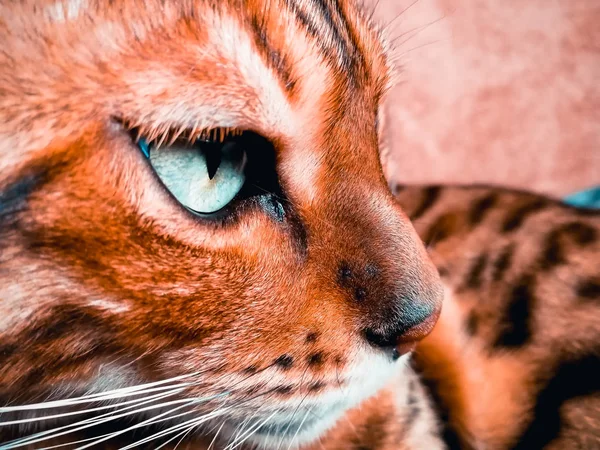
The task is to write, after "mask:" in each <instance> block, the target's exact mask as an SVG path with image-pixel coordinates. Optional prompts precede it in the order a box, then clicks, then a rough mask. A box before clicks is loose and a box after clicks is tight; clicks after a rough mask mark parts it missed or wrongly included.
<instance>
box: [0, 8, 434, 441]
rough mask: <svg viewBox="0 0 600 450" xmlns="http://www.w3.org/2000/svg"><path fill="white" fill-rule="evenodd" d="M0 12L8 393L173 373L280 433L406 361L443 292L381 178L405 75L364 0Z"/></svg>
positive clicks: (305, 431)
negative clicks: (389, 92)
mask: <svg viewBox="0 0 600 450" xmlns="http://www.w3.org/2000/svg"><path fill="white" fill-rule="evenodd" d="M0 9H2V14H1V17H3V18H5V19H4V23H3V24H2V30H3V31H2V34H3V35H5V38H3V42H5V43H6V46H5V49H4V51H3V52H2V53H0V63H1V64H0V67H1V68H0V86H2V87H1V88H0V89H2V91H3V92H2V94H1V95H0V111H2V112H1V113H0V114H1V115H2V120H1V121H0V141H1V142H2V148H4V149H5V154H4V156H3V157H2V160H1V161H0V234H1V239H0V242H1V243H0V246H1V248H2V250H1V252H0V298H1V299H2V300H1V301H0V312H1V313H2V314H1V315H0V336H1V339H0V341H1V342H2V345H0V361H1V362H0V367H2V369H1V370H0V397H1V398H2V401H3V403H5V402H7V401H11V403H12V404H14V402H15V399H16V400H17V403H26V402H29V401H36V400H39V399H40V398H43V399H47V398H48V396H49V395H50V396H51V397H52V398H66V397H68V396H73V395H79V394H82V393H88V394H89V393H90V392H91V393H102V392H106V391H107V390H110V389H120V388H125V387H127V386H134V385H141V384H143V383H155V382H158V383H165V384H159V386H163V387H165V388H168V389H173V390H175V391H174V392H173V393H172V394H171V395H172V396H173V397H172V398H176V399H178V400H177V401H182V402H183V403H182V404H183V405H185V407H186V408H187V409H184V410H183V411H181V410H180V411H179V412H180V413H183V412H184V413H186V414H188V416H184V417H183V419H177V420H184V419H189V418H194V417H197V418H201V417H204V418H206V420H205V421H204V422H201V423H198V426H200V425H214V424H215V423H217V424H223V425H222V428H223V431H222V432H223V433H224V434H226V433H230V434H231V433H233V432H234V430H236V428H237V427H239V426H240V425H241V424H245V425H248V424H252V425H255V426H256V428H257V429H258V432H257V433H256V434H255V435H253V437H252V439H253V440H254V441H255V442H259V443H262V444H267V445H268V444H271V443H278V442H286V441H287V440H290V439H291V438H292V437H293V436H295V437H296V438H297V439H298V440H299V441H303V440H304V441H306V440H310V439H314V438H315V437H317V436H318V435H319V434H320V433H321V432H323V431H324V430H325V429H327V428H328V427H329V426H331V425H332V424H333V423H334V422H335V420H336V419H337V418H338V417H339V416H340V415H341V414H342V412H343V411H345V410H346V409H347V408H348V407H350V406H352V405H354V404H356V403H357V402H358V401H360V400H361V399H362V398H365V397H367V396H369V395H371V394H372V393H373V392H375V391H376V390H377V389H379V388H380V387H381V386H383V384H384V383H385V382H386V381H387V380H388V379H389V377H390V376H391V375H392V374H393V373H395V372H396V371H398V370H400V367H401V364H400V363H399V362H398V361H397V360H398V359H402V358H401V355H402V354H403V353H405V352H406V351H408V350H409V349H410V347H411V345H412V344H413V343H414V342H416V341H417V340H419V339H420V338H422V337H423V336H424V335H426V334H427V333H428V332H429V331H431V328H432V327H433V324H434V323H435V320H436V318H437V315H438V314H439V309H440V302H441V289H440V284H439V280H438V278H437V273H436V271H435V269H434V268H433V266H432V264H431V263H430V261H429V260H428V258H427V256H426V254H425V250H424V248H423V246H422V244H421V242H420V240H419V238H418V237H417V235H416V234H415V232H414V230H413V228H412V226H411V225H410V223H409V221H408V219H407V218H406V216H405V215H404V214H403V212H402V211H401V210H400V208H399V207H398V206H397V204H396V203H395V202H394V200H393V198H392V196H391V194H390V193H389V191H388V188H387V185H386V183H385V180H384V178H383V175H382V171H381V167H380V163H379V156H378V138H377V130H376V125H375V123H376V117H377V112H378V106H379V102H380V100H381V96H382V94H383V92H384V90H385V86H386V83H387V81H388V79H387V77H388V68H387V63H386V61H385V58H384V54H383V50H382V47H381V44H380V43H379V41H378V40H377V37H376V36H375V34H374V33H373V32H372V31H371V29H370V28H369V27H368V26H367V24H366V23H365V22H364V21H363V20H362V19H361V16H360V15H359V14H358V12H357V11H356V10H355V9H354V8H353V7H352V6H351V5H348V4H346V3H345V2H341V3H340V4H338V5H337V6H335V7H334V6H331V5H326V4H325V3H322V2H319V1H313V2H304V3H303V2H295V1H282V2H272V4H271V5H270V7H266V6H265V5H263V4H262V2H246V3H243V4H241V3H239V2H234V1H227V2H217V3H214V4H213V3H210V4H209V3H205V2H154V1H150V2H142V1H139V2H138V1H120V2H110V3H109V2H91V1H90V2H86V1H83V2H76V1H70V2H64V3H63V2H22V3H19V4H13V5H3V6H1V7H0ZM32 385H33V387H31V386H32ZM178 389H179V390H178ZM168 392H171V391H170V390H169V391H168ZM17 393H18V395H16V394H17ZM170 398H171V397H170ZM161 401H164V400H161ZM161 408H162V409H161V411H163V410H164V408H165V407H164V405H163V406H161ZM32 414H33V412H32ZM175 414H176V413H174V412H172V413H171V412H170V413H168V414H167V416H166V417H167V418H168V419H169V420H175V418H174V417H172V416H175ZM211 414H213V416H211ZM200 428H201V427H200Z"/></svg>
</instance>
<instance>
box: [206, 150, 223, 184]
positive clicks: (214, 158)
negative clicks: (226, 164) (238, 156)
mask: <svg viewBox="0 0 600 450" xmlns="http://www.w3.org/2000/svg"><path fill="white" fill-rule="evenodd" d="M204 147H205V149H204V157H205V158H206V170H207V172H208V179H209V180H212V179H213V178H214V176H215V174H216V173H217V170H219V166H220V165H221V160H222V156H223V153H222V151H221V144H216V145H215V144H206V143H205V144H204Z"/></svg>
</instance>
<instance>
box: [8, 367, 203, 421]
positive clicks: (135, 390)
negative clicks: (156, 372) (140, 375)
mask: <svg viewBox="0 0 600 450" xmlns="http://www.w3.org/2000/svg"><path fill="white" fill-rule="evenodd" d="M196 374H197V373H193V374H187V375H181V376H177V377H173V378H169V379H167V380H162V381H155V382H153V383H146V384H140V385H136V386H129V387H125V388H120V389H114V390H111V391H105V392H100V393H95V394H89V395H84V396H80V397H72V398H68V399H64V400H53V401H48V402H41V403H31V404H28V405H19V406H4V407H0V414H3V413H7V412H16V411H28V410H34V409H35V410H37V409H49V408H60V407H63V406H72V405H76V404H80V403H90V402H94V401H104V400H112V399H115V398H122V397H128V396H132V395H141V394H144V393H148V392H156V391H159V390H166V389H173V388H179V387H185V386H191V385H193V384H194V382H188V383H179V384H176V385H171V386H162V387H160V388H155V386H161V385H164V384H166V383H170V382H173V381H179V380H182V379H185V378H190V377H193V376H194V375H196Z"/></svg>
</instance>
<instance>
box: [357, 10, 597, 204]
mask: <svg viewBox="0 0 600 450" xmlns="http://www.w3.org/2000/svg"><path fill="white" fill-rule="evenodd" d="M365 2H366V5H367V7H370V8H371V9H372V10H373V13H374V16H375V18H376V20H377V21H378V22H379V23H381V24H382V25H384V26H386V27H388V35H389V37H390V39H391V40H392V42H393V44H394V50H393V56H394V58H395V60H396V63H397V67H398V69H399V70H398V84H397V85H396V87H395V88H394V89H393V90H392V91H391V93H390V95H389V97H388V99H387V100H388V101H387V104H386V105H385V110H384V114H385V116H384V121H385V130H384V136H383V137H384V140H385V143H386V145H387V149H388V152H386V154H385V155H384V166H385V170H386V174H387V175H388V178H390V179H395V180H400V181H402V182H411V183H431V182H440V183H486V184H489V183H493V184H502V185H507V186H511V187H516V188H524V189H528V190H533V191H536V192H540V193H545V194H549V195H552V196H557V197H564V196H566V195H568V194H571V193H574V192H576V191H580V190H583V189H586V188H590V187H593V186H597V185H600V1H599V0H503V1H498V0H417V1H415V0H365Z"/></svg>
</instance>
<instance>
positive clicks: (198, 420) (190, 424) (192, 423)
mask: <svg viewBox="0 0 600 450" xmlns="http://www.w3.org/2000/svg"><path fill="white" fill-rule="evenodd" d="M234 407H235V406H229V407H227V408H221V409H217V410H215V411H211V412H210V413H208V414H204V415H202V416H201V417H194V418H193V419H190V420H187V421H185V422H183V423H179V424H176V425H173V426H171V427H169V428H167V429H165V430H162V431H159V432H158V433H155V434H153V435H151V436H148V437H145V438H144V439H140V440H139V441H136V442H134V443H132V444H129V445H127V446H125V447H122V448H120V450H129V449H132V448H135V447H137V446H139V445H142V444H146V443H148V442H151V441H154V440H156V439H159V438H161V437H163V436H167V435H169V434H172V433H176V432H178V431H179V430H181V429H185V431H186V432H189V431H190V430H189V428H195V427H197V426H199V425H201V424H203V423H205V422H208V421H209V420H212V419H214V418H215V417H219V416H222V415H223V414H225V413H227V412H228V411H229V410H231V409H232V408H234ZM193 412H195V411H193V410H192V411H188V412H185V413H180V414H177V415H175V416H170V417H167V418H165V419H161V420H160V422H162V421H165V420H172V419H175V418H177V417H182V416H184V415H186V414H191V413H193ZM148 420H151V419H148ZM145 422H147V421H145ZM154 423H157V422H156V421H152V422H150V423H147V424H145V425H151V424H154ZM142 424H143V422H142V423H140V424H136V425H134V426H133V427H129V428H127V429H125V430H120V431H118V432H116V433H113V434H112V435H113V436H117V435H118V434H122V433H125V432H127V431H130V430H132V429H134V427H135V428H137V427H138V426H142ZM177 436H179V434H178V435H177ZM81 448H82V449H83V448H85V447H81Z"/></svg>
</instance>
